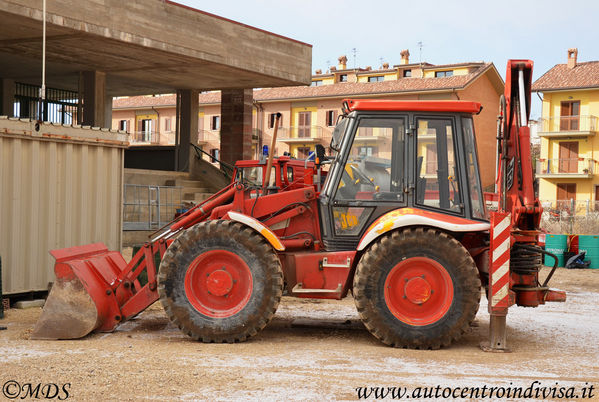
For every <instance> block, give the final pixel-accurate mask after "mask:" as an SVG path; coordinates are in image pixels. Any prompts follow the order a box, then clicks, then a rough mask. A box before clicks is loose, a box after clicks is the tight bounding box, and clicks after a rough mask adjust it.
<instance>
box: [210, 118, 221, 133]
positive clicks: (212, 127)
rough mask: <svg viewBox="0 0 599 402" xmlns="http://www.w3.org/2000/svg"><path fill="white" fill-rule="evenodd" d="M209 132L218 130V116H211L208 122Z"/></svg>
mask: <svg viewBox="0 0 599 402" xmlns="http://www.w3.org/2000/svg"><path fill="white" fill-rule="evenodd" d="M210 130H220V116H218V115H217V116H212V119H211V120H210Z"/></svg>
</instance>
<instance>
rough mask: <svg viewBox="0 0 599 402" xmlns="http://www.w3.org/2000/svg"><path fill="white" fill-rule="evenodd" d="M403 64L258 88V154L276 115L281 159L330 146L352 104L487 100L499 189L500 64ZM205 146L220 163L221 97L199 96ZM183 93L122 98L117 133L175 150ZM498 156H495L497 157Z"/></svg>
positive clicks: (485, 170)
mask: <svg viewBox="0 0 599 402" xmlns="http://www.w3.org/2000/svg"><path fill="white" fill-rule="evenodd" d="M401 56H402V58H401V63H400V64H398V65H394V66H393V67H390V66H389V65H388V64H386V63H385V64H383V66H381V68H379V69H372V68H370V67H366V68H355V69H349V68H347V66H346V63H347V59H346V58H345V57H344V56H342V57H340V58H339V65H338V66H333V67H331V68H330V69H329V70H328V71H327V72H325V73H323V72H322V71H319V70H317V71H316V73H315V74H314V75H313V76H312V85H311V86H309V87H304V86H295V87H282V88H266V89H256V90H254V101H253V125H252V129H253V136H252V142H253V144H252V147H253V149H254V152H255V154H256V155H257V154H258V152H259V150H260V149H261V148H262V145H266V144H268V145H269V144H270V142H271V139H272V134H273V130H274V116H275V115H276V113H281V114H282V119H281V120H280V126H279V130H278V136H277V137H278V138H277V146H276V147H275V153H276V154H279V155H280V154H282V153H283V152H290V153H291V154H292V155H293V156H295V157H298V158H302V157H305V156H306V155H307V154H308V153H309V152H310V151H312V150H314V146H315V144H317V143H320V144H323V145H325V146H328V144H329V142H330V139H331V133H332V130H333V128H334V126H335V122H336V120H337V116H338V115H339V113H340V112H341V104H342V100H343V99H345V98H370V99H372V98H385V99H399V100H401V99H403V100H423V99H426V100H431V99H435V100H439V99H461V100H471V101H477V102H480V103H481V104H482V105H483V110H482V112H481V113H480V114H479V115H478V116H475V118H474V124H475V130H476V137H477V143H478V151H479V155H481V158H480V159H481V161H484V163H482V164H481V180H482V184H483V187H485V188H486V189H492V186H493V181H494V175H495V152H496V151H495V149H496V145H495V131H496V120H495V119H496V116H497V110H498V108H499V96H500V95H501V93H503V80H502V78H501V76H500V75H499V73H498V72H497V70H496V69H495V66H494V65H493V63H484V62H469V63H459V64H446V65H432V64H429V63H410V62H409V52H407V51H403V52H402V53H401ZM199 98H200V99H199V101H200V112H199V116H198V119H199V125H198V127H199V130H198V136H197V139H196V142H197V144H198V145H199V146H200V147H201V148H203V149H204V150H205V151H206V152H209V153H210V154H212V155H213V156H215V157H218V154H219V147H220V113H221V109H220V93H219V92H207V93H201V94H200V95H199ZM175 101H176V99H175V95H159V96H142V97H128V98H116V99H115V100H114V101H113V113H112V119H113V128H114V129H121V130H125V131H128V132H129V133H130V139H131V143H132V144H153V145H172V144H173V142H174V138H175V132H176V127H174V124H175V122H176V118H175V116H176V107H175V104H176V102H175ZM360 140H361V141H362V142H363V145H362V147H361V148H360V152H364V153H366V154H371V153H376V148H377V143H379V142H380V141H383V140H384V139H383V138H379V137H377V136H370V137H369V136H365V137H364V138H361V139H360ZM491 155H492V157H489V156H491Z"/></svg>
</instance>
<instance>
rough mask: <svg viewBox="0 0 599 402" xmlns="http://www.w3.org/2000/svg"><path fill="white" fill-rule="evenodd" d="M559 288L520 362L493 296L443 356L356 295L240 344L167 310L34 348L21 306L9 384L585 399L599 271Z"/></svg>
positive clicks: (291, 309)
mask: <svg viewBox="0 0 599 402" xmlns="http://www.w3.org/2000/svg"><path fill="white" fill-rule="evenodd" d="M544 274H546V271H545V272H544ZM552 282H553V283H552V285H553V287H554V288H560V289H563V290H566V291H567V292H568V301H567V302H566V303H552V304H548V305H545V306H541V307H539V308H537V309H531V308H521V307H514V308H511V309H510V313H509V314H508V346H509V347H510V348H511V349H512V353H484V352H482V351H481V350H480V349H479V346H478V345H479V343H480V342H481V341H483V340H485V339H487V333H488V324H489V315H488V313H487V311H486V310H487V309H486V299H485V298H484V297H483V299H482V301H481V308H480V310H479V313H478V316H477V318H476V321H475V323H474V324H475V325H474V326H473V327H472V329H471V331H470V333H468V334H467V335H466V336H465V337H464V338H463V339H462V340H461V341H460V342H458V343H456V344H453V345H452V346H451V347H450V348H447V349H442V350H437V351H418V350H405V349H394V348H390V347H387V346H384V345H382V344H381V343H380V342H379V341H377V340H376V339H375V338H374V337H373V336H371V335H370V333H369V332H368V331H366V330H365V329H364V327H363V326H362V324H361V323H360V321H359V319H358V316H357V312H356V310H355V307H354V305H353V300H351V298H348V299H345V300H342V301H319V300H308V299H305V300H299V299H293V298H290V297H284V298H283V301H282V303H281V305H280V307H279V310H278V311H277V314H276V316H275V318H274V320H273V321H272V322H271V323H270V324H269V325H268V326H267V328H266V329H265V330H264V331H263V332H261V333H260V334H258V336H256V337H254V338H253V339H251V340H250V341H248V342H245V343H240V344H233V345H228V344H202V343H198V342H194V341H192V340H190V339H189V338H187V337H186V336H185V335H183V334H181V333H180V332H179V330H178V329H177V328H176V327H174V326H173V325H172V324H170V323H169V321H168V319H167V318H166V316H165V314H164V312H163V310H162V307H161V306H160V304H159V303H157V304H154V305H153V306H152V307H151V308H149V309H148V310H146V311H145V312H144V313H143V314H141V315H140V316H139V317H138V318H136V319H135V320H132V321H129V322H127V323H125V324H123V325H121V326H120V327H119V328H118V329H117V331H115V332H113V333H109V334H104V333H94V334H91V335H90V336H88V337H86V338H84V339H81V340H75V341H33V340H29V339H28V337H29V334H30V332H31V329H32V328H33V325H34V323H35V321H36V319H37V318H38V316H39V314H40V312H41V309H29V310H16V309H11V310H9V311H8V312H7V316H6V318H5V319H4V320H0V326H6V327H8V329H7V330H4V331H0V385H3V386H5V387H6V384H7V383H8V382H9V381H16V382H18V383H19V384H21V387H22V385H23V384H27V383H31V384H33V385H34V386H35V385H36V384H38V383H41V384H42V385H43V384H50V383H52V384H58V385H59V386H64V385H65V384H67V383H68V384H70V386H68V387H67V390H68V396H69V398H70V399H74V400H92V399H93V400H137V399H150V400H173V399H179V400H247V399H253V400H356V399H358V394H357V391H356V388H357V387H362V386H367V387H379V386H381V387H403V386H405V387H408V389H414V388H416V387H436V386H437V385H440V386H441V387H462V388H463V387H482V386H483V385H486V386H487V387H492V386H494V387H509V386H513V387H522V388H526V387H529V386H530V385H531V384H532V383H533V381H535V380H536V381H540V383H541V384H540V386H541V387H543V386H545V387H552V386H558V387H575V388H576V392H578V393H579V395H580V392H581V390H582V387H585V386H586V387H587V388H588V387H589V386H591V385H593V386H594V387H596V388H598V387H599V364H598V363H597V361H598V358H599V270H566V269H559V270H558V271H557V273H556V275H555V276H554V280H553V281H552ZM537 385H538V384H537ZM13 386H14V384H13ZM11 389H14V388H9V389H8V390H9V391H11ZM587 392H588V391H587ZM594 392H595V393H594V395H595V398H597V399H599V397H598V396H597V395H599V391H597V390H595V391H594ZM61 395H62V396H63V398H64V396H65V394H64V393H63V394H61ZM554 395H555V394H554ZM59 396H60V395H59ZM587 396H588V394H587ZM0 399H2V396H0ZM371 399H373V397H372V395H371ZM379 399H380V398H379ZM493 399H496V398H493ZM537 399H543V398H542V397H538V396H537Z"/></svg>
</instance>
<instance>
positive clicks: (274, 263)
mask: <svg viewBox="0 0 599 402" xmlns="http://www.w3.org/2000/svg"><path fill="white" fill-rule="evenodd" d="M282 292H283V273H282V270H281V263H280V261H279V259H278V257H277V255H276V253H275V252H274V250H273V249H272V247H271V246H270V245H269V244H267V243H266V242H265V241H264V239H263V238H262V237H261V236H260V235H259V234H257V233H256V232H255V231H253V230H252V229H250V228H248V227H246V226H244V225H241V224H239V223H236V222H232V221H223V220H215V221H208V222H202V223H199V224H197V225H195V226H193V227H192V228H190V229H188V230H186V231H185V232H184V233H183V234H182V235H181V236H179V237H178V238H177V239H176V240H175V241H174V242H173V243H172V244H171V246H170V247H169V248H168V250H167V251H166V253H165V255H164V258H163V259H162V262H161V264H160V271H159V274H158V293H159V295H160V302H161V303H162V306H163V307H164V310H165V311H166V314H167V315H168V317H169V319H170V320H171V321H172V322H173V323H175V324H176V325H177V326H178V327H179V328H180V329H181V331H183V332H184V333H185V334H187V335H189V336H190V337H192V338H193V339H195V340H201V341H203V342H240V341H244V340H246V339H247V338H249V337H251V336H254V335H256V334H257V333H258V332H259V331H261V330H262V329H263V328H264V327H265V326H266V324H267V323H268V322H269V321H270V320H271V319H272V317H273V315H274V313H275V311H276V309H277V307H278V305H279V302H280V300H281V295H282Z"/></svg>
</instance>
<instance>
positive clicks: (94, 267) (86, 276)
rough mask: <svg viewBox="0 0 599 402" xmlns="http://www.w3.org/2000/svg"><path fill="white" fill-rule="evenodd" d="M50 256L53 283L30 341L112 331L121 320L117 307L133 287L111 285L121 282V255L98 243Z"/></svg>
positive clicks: (125, 299) (124, 300)
mask: <svg viewBox="0 0 599 402" xmlns="http://www.w3.org/2000/svg"><path fill="white" fill-rule="evenodd" d="M50 254H51V255H52V256H53V257H54V258H55V259H56V264H55V265H54V272H55V273H56V281H55V282H54V285H53V286H52V289H51V291H50V294H49V295H48V299H47V301H46V304H45V305H44V310H43V311H42V315H41V316H40V318H39V320H38V322H37V323H36V325H35V328H34V330H33V333H32V334H31V339H75V338H81V337H83V336H85V335H87V334H89V333H90V332H92V331H93V330H100V331H111V330H113V329H114V328H115V327H116V326H117V325H118V324H119V322H120V321H121V319H122V317H121V312H120V311H121V309H120V306H121V305H122V304H123V303H125V302H126V301H127V300H129V299H130V298H131V297H132V296H133V288H134V285H133V283H125V286H118V287H116V286H114V284H115V283H117V282H123V281H122V278H120V276H121V273H122V272H123V270H124V269H125V267H126V266H127V263H126V262H125V260H124V259H123V257H122V256H121V254H120V253H119V252H117V251H108V249H107V248H106V246H105V245H104V244H102V243H95V244H90V245H86V246H79V247H71V248H65V249H61V250H53V251H50ZM137 285H139V284H137ZM115 289H116V290H115Z"/></svg>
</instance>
